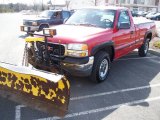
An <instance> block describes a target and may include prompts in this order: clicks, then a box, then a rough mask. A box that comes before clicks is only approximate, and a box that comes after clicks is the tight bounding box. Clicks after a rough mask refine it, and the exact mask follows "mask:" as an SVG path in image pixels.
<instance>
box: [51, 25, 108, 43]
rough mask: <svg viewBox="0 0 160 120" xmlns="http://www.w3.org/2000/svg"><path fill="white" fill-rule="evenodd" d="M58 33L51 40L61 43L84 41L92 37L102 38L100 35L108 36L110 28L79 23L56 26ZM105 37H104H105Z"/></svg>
mask: <svg viewBox="0 0 160 120" xmlns="http://www.w3.org/2000/svg"><path fill="white" fill-rule="evenodd" d="M53 29H56V32H57V35H56V36H54V37H53V38H49V39H48V40H49V42H58V41H59V40H60V41H61V43H64V44H67V43H84V42H86V43H87V41H89V40H92V39H96V38H98V39H100V37H104V36H106V34H107V33H108V32H109V31H110V29H104V28H98V27H89V26H78V25H65V24H64V25H59V26H54V27H53ZM107 31H108V32H107ZM103 39H104V38H103Z"/></svg>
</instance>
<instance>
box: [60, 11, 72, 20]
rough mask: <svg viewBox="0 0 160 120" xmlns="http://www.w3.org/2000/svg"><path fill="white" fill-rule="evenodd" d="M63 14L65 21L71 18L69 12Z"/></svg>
mask: <svg viewBox="0 0 160 120" xmlns="http://www.w3.org/2000/svg"><path fill="white" fill-rule="evenodd" d="M62 14H63V19H66V18H69V17H70V14H69V12H67V11H63V12H62Z"/></svg>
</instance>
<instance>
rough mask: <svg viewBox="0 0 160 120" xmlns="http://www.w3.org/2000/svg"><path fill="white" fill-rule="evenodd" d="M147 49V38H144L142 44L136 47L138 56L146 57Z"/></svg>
mask: <svg viewBox="0 0 160 120" xmlns="http://www.w3.org/2000/svg"><path fill="white" fill-rule="evenodd" d="M148 49H149V39H146V40H145V42H144V43H143V44H142V46H141V47H140V48H139V49H138V54H139V56H140V57H146V56H147V53H148Z"/></svg>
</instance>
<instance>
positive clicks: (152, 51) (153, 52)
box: [149, 49, 160, 57]
mask: <svg viewBox="0 0 160 120" xmlns="http://www.w3.org/2000/svg"><path fill="white" fill-rule="evenodd" d="M149 53H151V54H153V55H156V56H159V57H160V52H158V51H156V50H153V49H149Z"/></svg>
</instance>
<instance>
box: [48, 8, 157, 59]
mask: <svg viewBox="0 0 160 120" xmlns="http://www.w3.org/2000/svg"><path fill="white" fill-rule="evenodd" d="M122 10H123V8H117V9H116V16H115V21H114V27H113V28H112V29H104V28H97V27H89V26H75V25H65V24H64V25H59V26H55V27H54V29H56V30H57V35H56V36H54V37H53V38H48V41H49V42H53V43H59V42H60V43H61V44H69V43H85V44H88V47H89V50H88V51H89V56H90V55H91V50H92V49H93V48H94V47H95V46H97V45H99V44H103V43H106V42H107V41H113V43H114V49H115V56H114V59H118V58H120V57H121V56H124V55H126V54H128V53H129V52H131V51H133V50H134V49H136V48H139V47H140V46H141V45H142V44H143V42H144V38H145V35H146V33H147V32H148V31H150V32H151V33H152V37H154V36H155V24H154V23H153V22H147V23H145V22H144V23H141V24H134V22H133V19H132V15H131V12H130V11H128V12H129V17H130V21H131V27H130V29H121V30H118V29H117V24H118V17H119V14H120V11H122ZM125 10H126V9H125ZM131 32H133V34H131Z"/></svg>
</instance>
